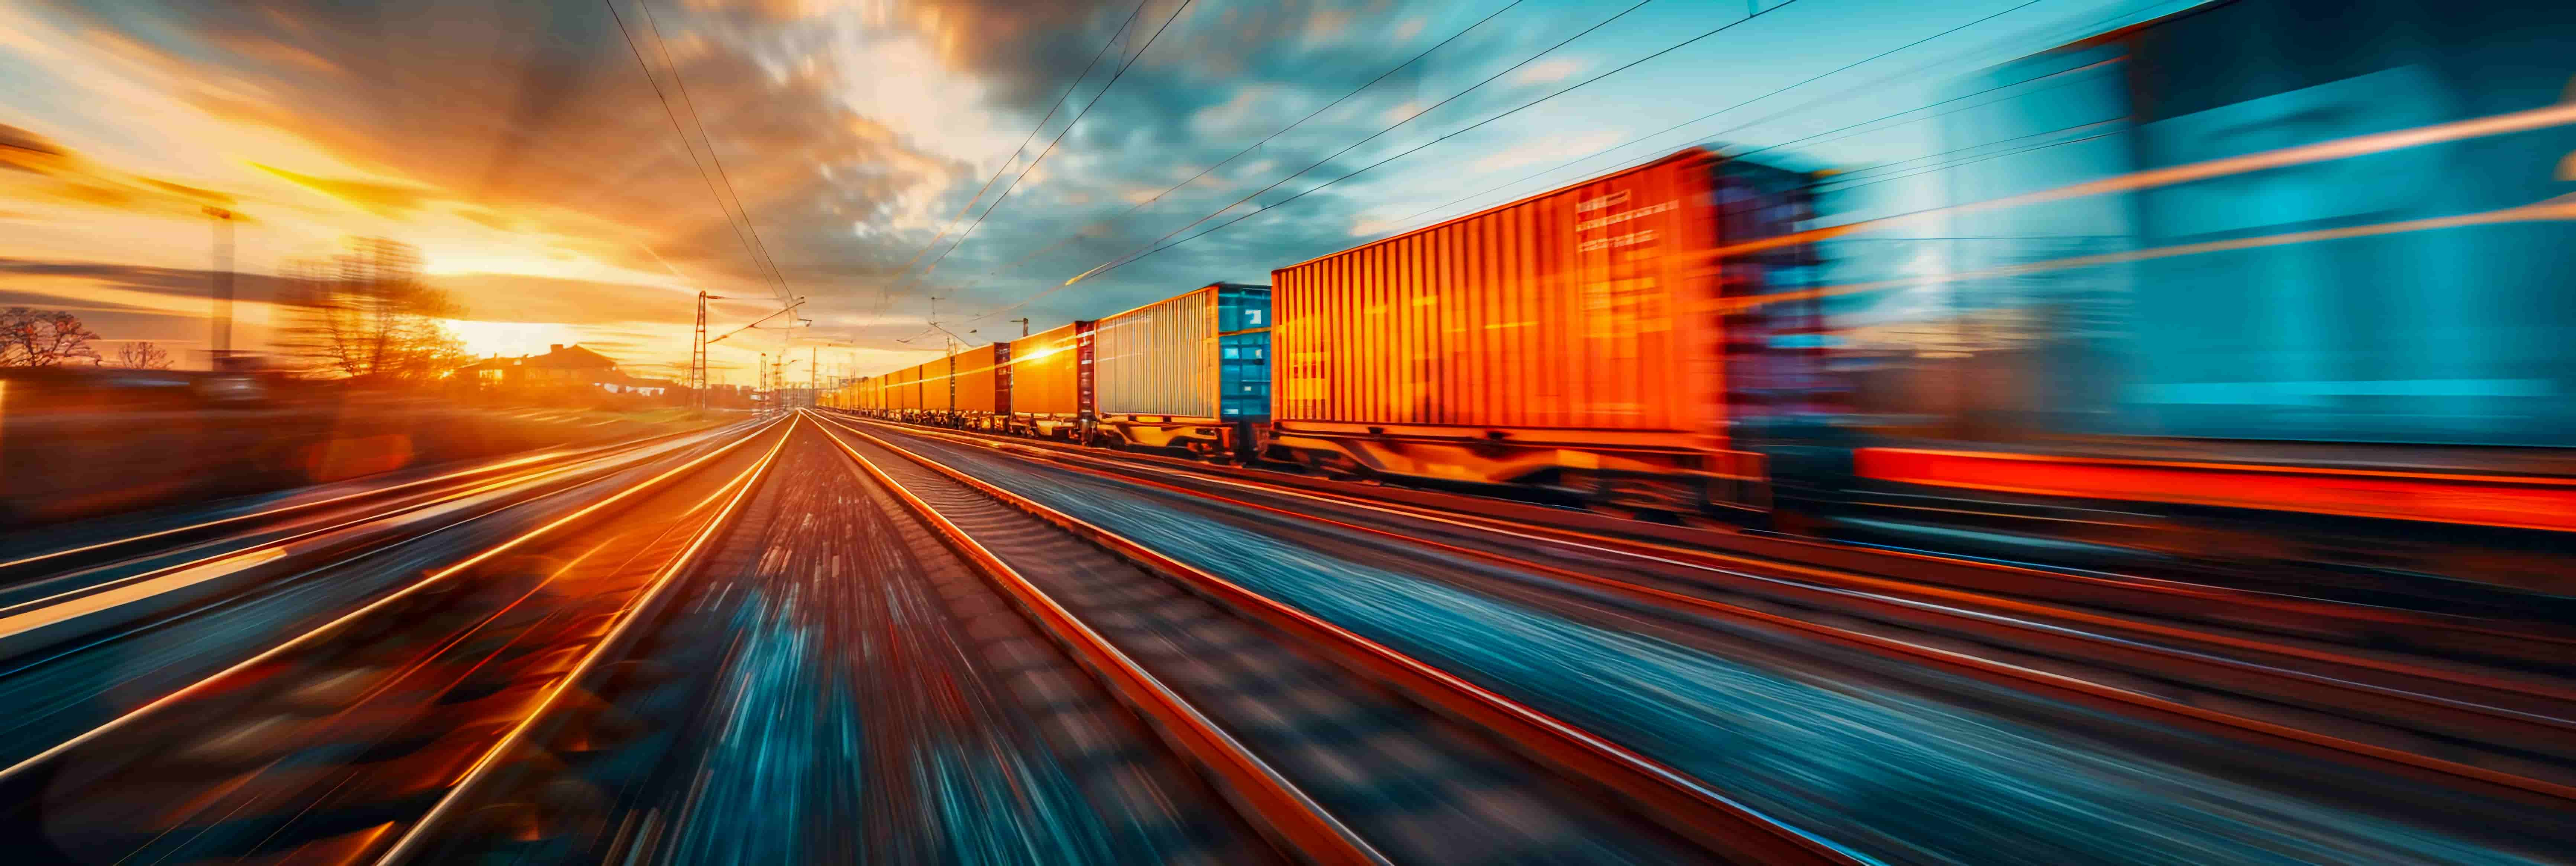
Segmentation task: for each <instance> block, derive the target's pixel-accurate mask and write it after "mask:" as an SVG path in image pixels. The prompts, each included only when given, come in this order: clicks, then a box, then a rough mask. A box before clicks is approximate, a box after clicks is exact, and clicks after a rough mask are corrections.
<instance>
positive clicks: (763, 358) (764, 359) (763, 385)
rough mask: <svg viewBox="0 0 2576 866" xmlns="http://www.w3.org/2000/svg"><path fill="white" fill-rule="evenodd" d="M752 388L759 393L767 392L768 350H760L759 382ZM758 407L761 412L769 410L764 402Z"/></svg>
mask: <svg viewBox="0 0 2576 866" xmlns="http://www.w3.org/2000/svg"><path fill="white" fill-rule="evenodd" d="M754 390H755V391H757V392H758V393H760V394H767V393H769V353H768V352H762V353H760V384H759V385H757V386H754ZM760 408H761V411H763V412H766V411H768V410H769V406H768V405H767V404H766V403H764V404H762V406H761V407H760Z"/></svg>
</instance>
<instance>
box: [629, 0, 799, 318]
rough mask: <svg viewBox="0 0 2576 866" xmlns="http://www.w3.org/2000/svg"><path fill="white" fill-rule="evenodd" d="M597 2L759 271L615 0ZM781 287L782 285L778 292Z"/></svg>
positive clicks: (756, 256)
mask: <svg viewBox="0 0 2576 866" xmlns="http://www.w3.org/2000/svg"><path fill="white" fill-rule="evenodd" d="M600 2H601V3H602V4H603V5H606V6H607V7H608V17H609V18H610V19H612V20H614V21H616V22H617V32H618V34H619V35H622V36H624V37H625V38H626V50H628V51H630V52H633V53H634V54H635V66H636V68H639V69H642V70H644V83H646V84H649V85H652V86H653V98H654V99H657V100H660V101H661V103H662V115H663V116H664V117H668V118H670V120H671V133H672V134H674V135H677V136H679V137H680V149H681V150H683V151H686V152H687V153H688V154H689V162H690V163H691V164H693V165H696V166H697V167H698V179H699V180H702V181H705V182H706V185H707V195H709V196H712V197H714V198H715V200H716V210H717V211H718V212H719V213H722V214H724V219H725V225H726V226H727V227H728V228H731V229H733V235H734V240H735V241H736V242H738V243H741V244H742V252H743V255H746V256H749V257H751V267H752V270H753V271H754V272H758V271H759V270H760V265H761V261H760V256H759V254H758V253H755V252H753V251H752V246H751V240H750V239H749V238H748V237H746V236H744V234H743V231H742V225H741V224H740V223H736V222H734V217H733V211H731V210H729V209H727V208H726V207H725V198H724V194H723V193H720V192H717V191H716V181H715V177H714V176H712V175H709V174H708V173H707V164H706V163H705V162H704V161H702V160H700V159H698V150H697V146H696V145H694V144H691V143H690V142H689V133H688V130H685V129H682V128H680V115H679V113H678V112H677V111H674V110H673V109H672V108H671V98H670V97H669V96H667V95H665V94H664V93H663V92H662V80H661V79H660V78H657V77H655V76H654V75H653V64H651V63H649V62H646V61H645V59H644V49H642V48H638V47H636V45H635V34H634V33H633V32H632V31H629V30H627V29H626V18H625V16H622V15H619V14H617V0H600ZM710 155H712V148H710ZM784 288H785V287H784V285H782V286H781V289H784Z"/></svg>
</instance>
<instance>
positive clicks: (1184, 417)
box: [1076, 283, 1270, 457]
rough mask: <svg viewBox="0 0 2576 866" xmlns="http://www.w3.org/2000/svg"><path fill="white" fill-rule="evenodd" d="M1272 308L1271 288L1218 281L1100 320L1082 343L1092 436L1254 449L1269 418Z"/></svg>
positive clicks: (1135, 443)
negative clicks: (1248, 355)
mask: <svg viewBox="0 0 2576 866" xmlns="http://www.w3.org/2000/svg"><path fill="white" fill-rule="evenodd" d="M1269 311H1270V287H1268V286H1256V285H1245V284H1240V283H1212V284H1209V285H1207V286H1204V287H1201V288H1198V289H1194V290H1191V291H1189V292H1186V293H1183V294H1181V295H1179V296H1176V297H1171V298H1166V299H1164V300H1160V301H1156V302H1154V303H1151V304H1147V305H1145V306H1142V307H1138V308H1136V309H1133V310H1129V311H1127V312H1124V313H1119V314H1117V315H1114V316H1107V317H1103V318H1102V319H1100V320H1099V321H1098V322H1097V323H1094V325H1093V326H1092V327H1091V328H1090V329H1089V334H1088V337H1089V338H1088V339H1087V340H1083V339H1077V341H1076V342H1077V345H1076V349H1077V351H1083V350H1087V351H1088V355H1087V357H1084V358H1083V359H1082V360H1081V362H1080V363H1081V364H1082V365H1083V366H1087V367H1089V368H1090V371H1091V380H1090V383H1089V384H1090V386H1091V387H1090V391H1089V393H1088V394H1078V395H1077V397H1078V399H1079V400H1081V402H1080V403H1079V404H1078V405H1082V406H1087V407H1088V408H1090V409H1091V411H1092V418H1091V429H1090V436H1091V438H1092V440H1093V441H1094V442H1096V443H1099V444H1105V445H1111V446H1114V447H1143V448H1158V449H1176V450H1182V451H1188V452H1191V453H1195V454H1201V455H1208V456H1218V455H1223V456H1228V457H1231V456H1235V455H1238V454H1243V453H1248V452H1249V451H1250V450H1251V449H1252V447H1253V446H1254V444H1255V442H1256V440H1257V438H1258V435H1259V432H1260V430H1259V426H1260V424H1261V423H1262V422H1263V421H1266V420H1268V419H1267V415H1268V407H1267V405H1266V404H1267V397H1268V389H1269V368H1268V360H1267V354H1268V339H1269V328H1270V325H1269ZM1247 348H1250V349H1251V351H1252V353H1253V354H1254V355H1255V356H1256V357H1252V358H1246V357H1244V355H1245V351H1246V349H1247ZM1078 384H1079V383H1078Z"/></svg>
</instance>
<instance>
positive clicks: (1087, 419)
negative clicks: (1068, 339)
mask: <svg viewBox="0 0 2576 866" xmlns="http://www.w3.org/2000/svg"><path fill="white" fill-rule="evenodd" d="M1095 324H1097V323H1096V322H1075V323H1073V347H1074V361H1073V369H1074V374H1073V376H1074V378H1073V389H1074V407H1075V408H1074V418H1075V419H1076V420H1078V421H1080V422H1081V424H1082V429H1083V430H1084V431H1085V432H1086V433H1087V432H1089V431H1090V430H1091V422H1092V421H1093V420H1094V416H1093V415H1092V412H1091V406H1092V387H1091V327H1092V326H1093V325H1095Z"/></svg>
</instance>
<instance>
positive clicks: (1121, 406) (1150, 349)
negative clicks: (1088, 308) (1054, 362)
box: [1092, 288, 1218, 418]
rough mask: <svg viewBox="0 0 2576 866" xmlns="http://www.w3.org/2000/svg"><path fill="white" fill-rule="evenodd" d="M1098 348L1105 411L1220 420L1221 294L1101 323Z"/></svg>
mask: <svg viewBox="0 0 2576 866" xmlns="http://www.w3.org/2000/svg"><path fill="white" fill-rule="evenodd" d="M1092 346H1093V349H1092V351H1093V363H1092V367H1093V373H1092V375H1093V376H1094V377H1095V382H1096V384H1095V387H1096V388H1097V389H1098V395H1097V397H1096V399H1097V400H1098V401H1099V404H1100V405H1099V410H1100V412H1101V413H1102V414H1108V415H1168V416H1173V417H1179V418H1214V417H1216V414H1217V411H1216V410H1217V384H1218V383H1217V366H1216V290H1215V289H1213V288H1209V289H1200V290H1198V291H1194V292H1190V293H1189V294H1185V295H1181V296H1179V297H1175V298H1170V299H1167V300H1163V301H1159V302H1156V303H1154V304H1152V305H1149V306H1146V307H1143V308H1140V309H1136V310H1132V311H1129V312H1125V313H1120V314H1118V315H1115V316H1111V317H1109V318H1105V319H1102V320H1100V324H1099V325H1098V327H1097V328H1096V329H1095V330H1094V331H1093V333H1092Z"/></svg>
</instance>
